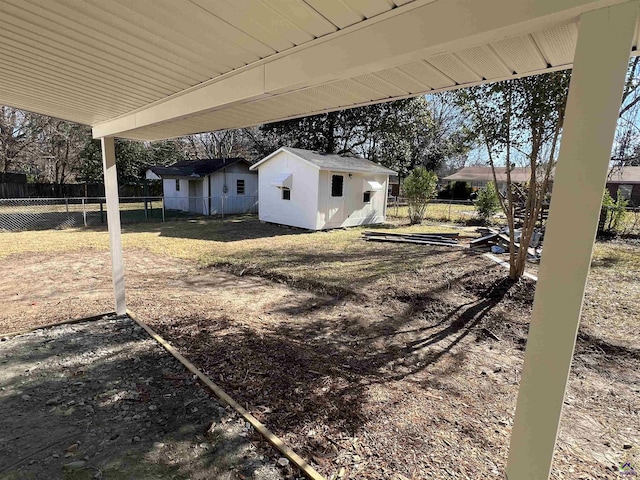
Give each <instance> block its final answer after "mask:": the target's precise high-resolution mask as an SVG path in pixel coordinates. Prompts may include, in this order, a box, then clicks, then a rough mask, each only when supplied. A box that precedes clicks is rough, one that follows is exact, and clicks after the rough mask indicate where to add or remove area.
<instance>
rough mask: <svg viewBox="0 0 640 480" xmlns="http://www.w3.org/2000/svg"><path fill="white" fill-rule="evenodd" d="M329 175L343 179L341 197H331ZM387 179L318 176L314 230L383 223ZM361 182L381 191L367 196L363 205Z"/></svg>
mask: <svg viewBox="0 0 640 480" xmlns="http://www.w3.org/2000/svg"><path fill="white" fill-rule="evenodd" d="M333 175H342V176H343V178H344V183H343V196H342V197H331V182H332V176H333ZM388 178H389V177H388V176H387V175H373V174H362V173H351V174H349V173H344V172H328V171H323V172H321V175H320V192H319V203H320V208H319V209H318V228H319V229H327V228H340V227H353V226H356V225H370V224H376V223H384V221H385V213H386V202H387V186H388ZM365 180H367V181H375V182H378V183H380V184H381V185H382V190H381V191H378V192H371V198H370V201H369V202H368V203H365V202H364V201H363V199H364V192H365V191H366V189H365V186H364V182H365ZM339 204H341V206H340V208H338V205H339ZM334 212H335V213H334Z"/></svg>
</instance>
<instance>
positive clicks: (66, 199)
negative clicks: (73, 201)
mask: <svg viewBox="0 0 640 480" xmlns="http://www.w3.org/2000/svg"><path fill="white" fill-rule="evenodd" d="M64 204H65V206H66V208H67V220H69V199H68V198H67V197H64Z"/></svg>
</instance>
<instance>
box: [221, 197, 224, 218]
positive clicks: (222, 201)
mask: <svg viewBox="0 0 640 480" xmlns="http://www.w3.org/2000/svg"><path fill="white" fill-rule="evenodd" d="M220 203H221V206H220V213H221V214H222V218H224V197H220Z"/></svg>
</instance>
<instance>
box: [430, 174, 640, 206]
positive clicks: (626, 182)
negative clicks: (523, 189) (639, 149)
mask: <svg viewBox="0 0 640 480" xmlns="http://www.w3.org/2000/svg"><path fill="white" fill-rule="evenodd" d="M530 175H531V169H529V168H528V167H516V168H514V169H513V170H512V171H511V180H512V181H513V182H514V183H527V182H528V181H529V177H530ZM496 179H497V181H498V183H497V188H498V190H500V191H501V192H505V191H506V182H507V174H506V170H505V168H504V167H496ZM442 180H445V181H448V182H466V183H470V184H471V186H472V187H473V189H474V190H475V189H479V188H482V187H484V186H485V185H486V184H487V182H492V181H493V174H492V172H491V167H464V168H462V169H460V170H458V171H457V172H456V173H454V174H453V175H449V176H448V177H444V178H443V179H442ZM551 183H553V172H552V174H551ZM607 189H608V190H609V193H610V194H611V196H612V197H613V198H614V199H616V198H618V196H621V197H622V198H624V199H626V200H629V204H630V205H634V206H637V205H640V167H622V168H614V169H613V170H612V171H611V172H610V174H609V178H608V179H607Z"/></svg>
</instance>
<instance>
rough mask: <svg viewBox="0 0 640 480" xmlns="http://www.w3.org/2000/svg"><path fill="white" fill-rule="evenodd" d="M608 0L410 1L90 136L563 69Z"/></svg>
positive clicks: (186, 127) (284, 114) (162, 133)
mask: <svg viewBox="0 0 640 480" xmlns="http://www.w3.org/2000/svg"><path fill="white" fill-rule="evenodd" d="M334 3H337V2H324V3H323V5H324V4H327V5H329V4H334ZM614 3H621V2H616V1H615V0H612V1H591V2H589V1H584V0H582V1H580V0H530V1H528V0H520V1H517V0H483V1H481V2H480V1H471V0H467V1H460V0H439V1H436V2H418V1H416V2H410V3H407V4H406V5H403V6H401V7H398V8H396V9H394V10H392V11H389V12H388V13H387V14H386V15H385V14H381V15H380V16H379V17H375V18H372V19H369V20H363V21H361V22H360V23H358V24H356V25H353V26H351V27H348V28H345V29H344V30H342V31H338V32H335V33H333V34H329V35H327V36H325V37H322V38H319V39H316V40H314V41H310V42H309V43H308V44H305V45H303V46H300V47H294V48H292V49H291V50H289V51H287V52H283V53H282V54H276V55H274V56H273V57H270V58H267V59H264V60H262V61H260V62H258V63H257V64H255V65H249V66H247V67H245V68H241V69H238V70H237V71H235V72H232V73H230V74H227V75H223V76H221V77H220V78H218V79H214V80H212V81H209V82H207V83H206V84H203V85H202V86H200V87H199V88H196V89H192V90H190V91H188V92H185V93H183V94H178V95H177V96H174V97H173V98H170V99H168V100H167V101H163V102H160V103H158V104H156V105H154V106H151V107H149V108H145V109H142V110H141V111H139V112H138V113H135V114H131V115H126V116H124V117H123V118H121V119H119V120H116V121H112V122H106V123H103V124H101V125H97V126H95V128H94V135H95V136H101V135H120V136H126V137H130V138H137V139H159V138H166V137H172V136H178V135H183V134H187V133H193V132H199V131H207V130H217V129H224V128H235V127H242V126H249V125H257V124H261V123H267V122H271V121H275V120H282V119H287V118H294V117H299V116H303V115H308V114H313V113H320V112H324V111H330V110H335V109H339V108H347V107H353V106H357V105H366V104H370V103H376V102H380V101H387V100H391V99H396V98H405V97H409V96H414V95H417V94H421V93H427V92H437V91H442V90H446V89H451V88H457V87H459V86H467V85H473V84H478V83H482V82H485V81H495V80H500V79H506V78H512V77H514V76H523V75H527V74H532V73H540V72H544V71H550V70H557V69H563V68H567V67H570V66H571V64H572V61H573V52H574V49H575V43H576V37H577V21H578V18H579V15H580V14H581V13H582V12H584V11H588V10H590V9H593V8H596V7H602V6H606V5H611V4H614ZM635 43H637V42H635ZM176 117H178V118H176Z"/></svg>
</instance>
